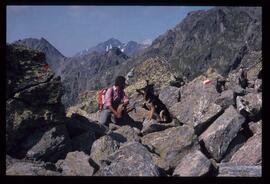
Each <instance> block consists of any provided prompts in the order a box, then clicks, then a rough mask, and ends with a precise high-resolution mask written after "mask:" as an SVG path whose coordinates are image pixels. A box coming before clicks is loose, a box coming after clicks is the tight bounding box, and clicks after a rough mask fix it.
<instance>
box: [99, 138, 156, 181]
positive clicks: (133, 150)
mask: <svg viewBox="0 0 270 184" xmlns="http://www.w3.org/2000/svg"><path fill="white" fill-rule="evenodd" d="M108 161H109V162H110V163H109V165H107V166H105V167H103V168H101V170H100V172H99V175H100V176H159V175H160V173H159V170H158V168H157V166H156V165H155V164H154V162H153V160H152V157H151V154H150V153H149V152H148V150H147V149H146V148H145V147H144V146H143V145H142V144H140V143H138V142H128V143H127V144H125V145H123V146H121V147H120V149H119V150H117V151H116V152H115V153H113V154H112V155H110V156H109V157H108Z"/></svg>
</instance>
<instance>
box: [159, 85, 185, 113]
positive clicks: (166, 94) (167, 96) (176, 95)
mask: <svg viewBox="0 0 270 184" xmlns="http://www.w3.org/2000/svg"><path fill="white" fill-rule="evenodd" d="M180 97H181V96H180V89H179V88H177V87H173V86H168V87H165V88H163V89H162V90H161V92H160V93H159V99H160V100H161V101H162V102H163V103H164V104H165V105H166V107H167V108H170V107H171V106H172V105H173V104H175V103H177V102H179V101H180Z"/></svg>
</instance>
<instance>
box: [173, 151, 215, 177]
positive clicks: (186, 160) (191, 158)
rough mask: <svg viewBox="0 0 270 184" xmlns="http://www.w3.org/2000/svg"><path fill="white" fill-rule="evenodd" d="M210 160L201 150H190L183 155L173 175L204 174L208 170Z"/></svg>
mask: <svg viewBox="0 0 270 184" xmlns="http://www.w3.org/2000/svg"><path fill="white" fill-rule="evenodd" d="M210 166H211V162H210V160H208V159H207V158H206V156H205V155H204V154H202V152H201V151H199V150H197V151H194V152H191V153H189V154H187V155H186V156H184V157H183V159H182V160H181V161H180V163H179V164H178V165H177V167H176V168H175V170H174V172H173V175H174V176H191V177H192V176H204V175H206V174H207V173H208V172H209V170H210Z"/></svg>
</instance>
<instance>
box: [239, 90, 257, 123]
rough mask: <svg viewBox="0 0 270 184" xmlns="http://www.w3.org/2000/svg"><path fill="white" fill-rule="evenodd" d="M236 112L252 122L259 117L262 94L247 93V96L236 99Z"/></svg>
mask: <svg viewBox="0 0 270 184" xmlns="http://www.w3.org/2000/svg"><path fill="white" fill-rule="evenodd" d="M236 105H237V110H238V111H239V112H240V113H241V114H243V115H244V116H246V117H247V118H249V119H250V120H254V119H256V118H258V116H259V117H260V116H261V114H260V113H261V108H262V94H261V93H259V94H254V93H248V94H247V95H245V96H243V97H240V96H238V97H237V98H236Z"/></svg>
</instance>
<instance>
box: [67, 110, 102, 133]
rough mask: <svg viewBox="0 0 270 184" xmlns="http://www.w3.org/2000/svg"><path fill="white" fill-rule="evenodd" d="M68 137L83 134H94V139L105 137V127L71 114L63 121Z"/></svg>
mask: <svg viewBox="0 0 270 184" xmlns="http://www.w3.org/2000/svg"><path fill="white" fill-rule="evenodd" d="M65 122H66V125H67V129H68V132H69V135H70V137H75V136H78V135H80V134H82V133H83V132H94V133H95V136H96V138H99V137H101V136H103V135H105V132H106V127H105V126H103V125H101V124H99V123H97V122H92V121H89V120H88V119H87V118H86V117H84V116H82V115H79V114H72V115H71V117H70V118H67V119H65Z"/></svg>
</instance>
